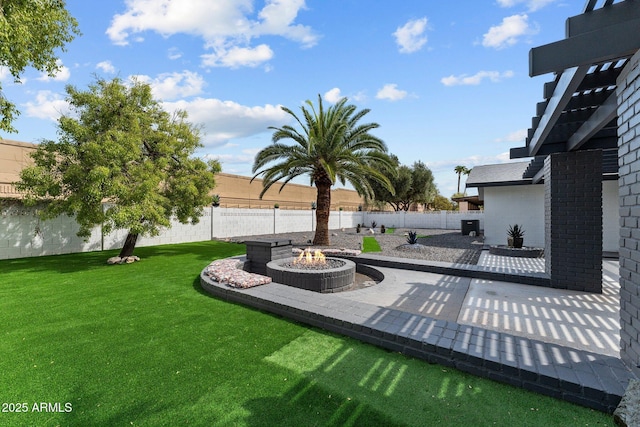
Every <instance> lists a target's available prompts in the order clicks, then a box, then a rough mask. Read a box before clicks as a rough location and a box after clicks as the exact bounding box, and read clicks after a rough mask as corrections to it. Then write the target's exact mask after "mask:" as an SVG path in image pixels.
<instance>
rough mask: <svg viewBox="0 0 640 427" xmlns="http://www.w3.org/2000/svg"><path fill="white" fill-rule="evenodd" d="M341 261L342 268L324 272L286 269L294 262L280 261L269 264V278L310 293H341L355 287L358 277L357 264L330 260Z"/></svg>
mask: <svg viewBox="0 0 640 427" xmlns="http://www.w3.org/2000/svg"><path fill="white" fill-rule="evenodd" d="M330 259H333V260H337V261H340V262H341V263H343V264H342V266H340V267H335V268H328V269H324V270H305V269H297V268H292V267H285V266H284V264H287V263H289V262H291V261H292V258H289V259H279V260H274V261H271V262H269V263H267V276H269V277H271V279H272V280H273V281H274V282H276V283H282V284H284V285H289V286H293V287H296V288H300V289H306V290H309V291H315V292H321V293H330V292H340V291H345V290H347V289H349V288H350V287H351V286H353V283H354V281H355V277H356V264H355V263H354V262H353V261H349V260H347V259H337V258H330Z"/></svg>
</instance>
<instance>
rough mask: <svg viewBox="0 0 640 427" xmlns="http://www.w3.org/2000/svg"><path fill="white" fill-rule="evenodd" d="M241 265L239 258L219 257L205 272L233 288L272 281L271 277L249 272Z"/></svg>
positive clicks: (248, 286) (249, 286) (243, 287)
mask: <svg viewBox="0 0 640 427" xmlns="http://www.w3.org/2000/svg"><path fill="white" fill-rule="evenodd" d="M240 266H241V262H240V261H238V260H237V259H219V260H216V261H213V262H212V263H211V264H209V265H208V266H207V267H206V268H205V271H204V273H205V274H206V275H208V276H209V277H211V278H212V279H213V280H215V281H216V282H218V283H222V284H226V285H227V286H230V287H232V288H241V289H246V288H251V287H254V286H259V285H265V284H267V283H271V277H267V276H262V275H260V274H255V273H249V272H248V271H244V270H242V269H241V268H240Z"/></svg>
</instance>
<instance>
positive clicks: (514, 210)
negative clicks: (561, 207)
mask: <svg viewBox="0 0 640 427" xmlns="http://www.w3.org/2000/svg"><path fill="white" fill-rule="evenodd" d="M484 208H485V219H484V223H485V228H484V234H485V244H488V245H505V244H506V242H507V228H508V227H509V225H512V224H519V225H522V226H523V228H524V229H525V231H526V234H525V236H524V244H525V246H535V247H540V248H543V247H544V186H542V185H514V186H505V187H486V188H485V189H484ZM618 218H619V213H618V181H603V183H602V250H603V251H605V252H618V247H619V244H618V240H619V236H620V234H619V233H620V232H619V228H620V224H619V223H620V221H619V219H618Z"/></svg>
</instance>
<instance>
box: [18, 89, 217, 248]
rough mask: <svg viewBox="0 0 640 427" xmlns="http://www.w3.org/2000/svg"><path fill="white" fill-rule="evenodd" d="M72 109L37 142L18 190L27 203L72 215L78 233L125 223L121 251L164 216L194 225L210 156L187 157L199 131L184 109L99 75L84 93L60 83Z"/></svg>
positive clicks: (209, 185)
mask: <svg viewBox="0 0 640 427" xmlns="http://www.w3.org/2000/svg"><path fill="white" fill-rule="evenodd" d="M67 94H68V97H67V100H68V102H69V104H70V106H71V110H72V112H71V113H70V114H69V115H66V116H62V117H61V118H60V119H59V121H58V134H59V140H58V141H52V140H48V141H42V142H41V143H40V144H39V146H38V148H37V150H36V151H35V153H34V154H33V155H32V157H33V161H34V164H33V166H30V167H27V168H25V169H23V170H22V172H21V174H20V178H21V181H20V182H19V183H18V185H17V186H18V188H19V189H20V190H23V191H25V192H26V201H27V202H28V203H37V202H38V201H41V200H46V203H45V207H44V209H43V210H42V211H41V217H42V218H43V219H49V218H54V217H56V216H58V215H60V214H68V215H74V216H75V218H76V221H77V222H78V224H79V226H80V230H79V232H78V235H79V236H81V237H88V236H89V235H90V234H91V230H92V228H93V227H95V226H97V225H102V229H103V231H104V232H105V233H108V232H110V231H111V230H113V229H126V230H128V235H127V238H126V241H125V243H124V245H123V248H122V250H121V252H120V256H121V257H126V256H130V255H131V254H132V253H133V250H134V248H135V244H136V240H137V238H138V235H151V236H155V235H157V234H158V233H159V232H160V230H161V229H162V228H164V227H170V226H171V219H172V218H174V217H175V218H176V219H177V220H179V221H180V222H182V223H189V222H191V223H197V222H198V220H199V218H200V215H201V214H202V210H203V207H204V206H205V205H208V204H210V202H211V197H210V196H209V192H210V191H211V190H212V189H213V187H214V185H215V181H214V174H215V173H216V172H218V171H220V165H219V163H217V162H209V163H205V162H204V161H202V160H200V159H197V158H194V157H193V156H192V155H193V153H194V151H195V150H196V149H197V148H198V147H200V146H201V145H200V136H199V129H198V128H197V127H195V126H193V125H192V124H190V123H189V122H188V121H187V114H186V113H185V112H184V111H177V112H175V113H173V114H169V113H168V112H166V111H164V110H163V109H162V107H161V106H160V104H159V103H158V102H157V101H156V100H154V99H153V97H152V95H151V87H150V86H149V85H148V84H145V83H140V82H137V81H133V82H131V84H125V83H123V82H122V81H121V80H119V79H114V80H111V81H106V80H103V79H98V80H97V82H96V83H95V84H92V85H90V86H89V89H88V90H86V91H81V90H77V89H76V88H74V87H72V86H67Z"/></svg>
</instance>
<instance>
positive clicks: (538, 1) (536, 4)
mask: <svg viewBox="0 0 640 427" xmlns="http://www.w3.org/2000/svg"><path fill="white" fill-rule="evenodd" d="M497 1H498V5H499V6H501V7H513V6H515V5H517V4H520V3H524V4H526V6H527V8H528V9H529V11H530V12H535V11H536V10H539V9H542V8H543V7H545V6H546V5H548V4H551V3H553V2H555V1H556V0H497Z"/></svg>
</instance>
